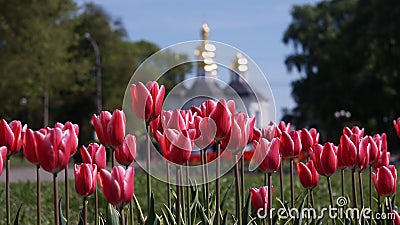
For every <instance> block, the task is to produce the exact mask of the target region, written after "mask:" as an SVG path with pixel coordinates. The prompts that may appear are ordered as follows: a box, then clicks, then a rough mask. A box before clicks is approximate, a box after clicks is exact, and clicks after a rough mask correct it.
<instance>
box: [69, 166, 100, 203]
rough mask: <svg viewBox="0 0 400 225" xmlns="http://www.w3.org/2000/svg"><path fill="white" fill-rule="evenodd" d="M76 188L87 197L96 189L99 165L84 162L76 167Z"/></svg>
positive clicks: (77, 191)
mask: <svg viewBox="0 0 400 225" xmlns="http://www.w3.org/2000/svg"><path fill="white" fill-rule="evenodd" d="M74 177H75V190H76V193H78V194H79V195H81V196H84V197H87V196H89V195H91V194H93V192H94V191H95V190H96V182H97V166H96V165H95V164H94V165H92V164H87V163H83V164H81V165H77V164H75V167H74Z"/></svg>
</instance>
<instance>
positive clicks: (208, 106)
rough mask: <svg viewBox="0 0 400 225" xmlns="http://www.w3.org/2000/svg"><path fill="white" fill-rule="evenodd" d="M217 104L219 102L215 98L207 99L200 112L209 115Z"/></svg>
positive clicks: (202, 114)
mask: <svg viewBox="0 0 400 225" xmlns="http://www.w3.org/2000/svg"><path fill="white" fill-rule="evenodd" d="M216 106H217V102H215V101H213V100H206V101H205V102H203V103H202V104H201V105H200V112H201V116H202V117H209V116H210V114H211V113H212V112H213V111H214V109H215V107H216Z"/></svg>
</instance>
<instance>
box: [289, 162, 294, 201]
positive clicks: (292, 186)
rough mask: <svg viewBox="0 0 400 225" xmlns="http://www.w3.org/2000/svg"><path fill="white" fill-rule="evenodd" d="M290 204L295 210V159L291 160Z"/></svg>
mask: <svg viewBox="0 0 400 225" xmlns="http://www.w3.org/2000/svg"><path fill="white" fill-rule="evenodd" d="M289 163H290V204H291V207H292V208H294V181H293V159H290V161H289Z"/></svg>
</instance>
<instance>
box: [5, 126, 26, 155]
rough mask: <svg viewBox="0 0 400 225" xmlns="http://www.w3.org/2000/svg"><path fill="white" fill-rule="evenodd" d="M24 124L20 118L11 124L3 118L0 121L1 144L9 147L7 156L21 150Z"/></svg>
mask: <svg viewBox="0 0 400 225" xmlns="http://www.w3.org/2000/svg"><path fill="white" fill-rule="evenodd" d="M21 133H22V125H21V122H20V121H18V120H13V121H11V122H10V123H9V124H8V123H7V121H5V120H4V119H2V120H1V121H0V146H6V147H7V156H11V155H14V154H16V153H18V152H19V150H20V149H21V146H22V138H21Z"/></svg>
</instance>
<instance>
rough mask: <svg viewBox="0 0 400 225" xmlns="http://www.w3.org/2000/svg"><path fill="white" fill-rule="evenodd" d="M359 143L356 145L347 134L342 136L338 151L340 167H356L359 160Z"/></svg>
mask: <svg viewBox="0 0 400 225" xmlns="http://www.w3.org/2000/svg"><path fill="white" fill-rule="evenodd" d="M357 152H358V145H357V146H356V145H355V144H354V143H353V142H352V141H351V140H350V138H349V137H348V136H347V135H342V136H341V137H340V144H339V146H338V151H337V160H338V164H339V165H338V166H339V168H345V167H354V165H355V164H356V162H357Z"/></svg>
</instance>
